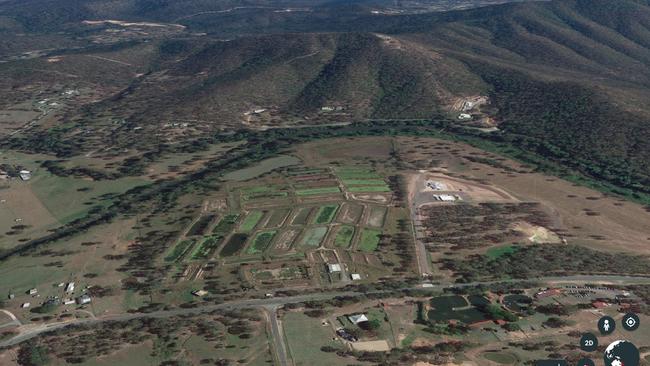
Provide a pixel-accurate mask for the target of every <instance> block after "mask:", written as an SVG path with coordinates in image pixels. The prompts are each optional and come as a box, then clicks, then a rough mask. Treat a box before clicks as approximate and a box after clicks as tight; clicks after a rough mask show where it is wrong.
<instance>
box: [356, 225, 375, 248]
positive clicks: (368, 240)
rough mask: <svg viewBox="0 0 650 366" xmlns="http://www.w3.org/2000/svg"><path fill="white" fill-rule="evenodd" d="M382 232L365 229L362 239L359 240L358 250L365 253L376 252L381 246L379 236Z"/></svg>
mask: <svg viewBox="0 0 650 366" xmlns="http://www.w3.org/2000/svg"><path fill="white" fill-rule="evenodd" d="M380 235H381V230H378V229H363V231H362V232H361V239H360V240H359V244H358V249H359V250H361V251H363V252H374V251H375V250H377V247H378V246H379V236H380Z"/></svg>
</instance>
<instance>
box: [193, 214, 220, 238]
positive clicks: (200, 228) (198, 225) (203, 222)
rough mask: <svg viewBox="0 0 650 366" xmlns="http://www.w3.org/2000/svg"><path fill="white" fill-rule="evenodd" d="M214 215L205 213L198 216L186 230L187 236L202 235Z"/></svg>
mask: <svg viewBox="0 0 650 366" xmlns="http://www.w3.org/2000/svg"><path fill="white" fill-rule="evenodd" d="M214 218H215V215H205V216H201V217H199V219H198V220H196V222H195V223H194V225H192V227H191V228H190V229H189V230H188V231H187V236H197V235H203V234H205V232H206V231H207V230H208V226H209V225H210V223H211V222H212V220H214Z"/></svg>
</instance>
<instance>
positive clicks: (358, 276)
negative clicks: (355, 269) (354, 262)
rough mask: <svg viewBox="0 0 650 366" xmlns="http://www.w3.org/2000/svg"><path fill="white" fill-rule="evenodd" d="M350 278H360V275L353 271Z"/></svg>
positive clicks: (354, 279)
mask: <svg viewBox="0 0 650 366" xmlns="http://www.w3.org/2000/svg"><path fill="white" fill-rule="evenodd" d="M350 278H352V281H358V280H360V279H361V275H360V274H358V273H353V274H351V275H350Z"/></svg>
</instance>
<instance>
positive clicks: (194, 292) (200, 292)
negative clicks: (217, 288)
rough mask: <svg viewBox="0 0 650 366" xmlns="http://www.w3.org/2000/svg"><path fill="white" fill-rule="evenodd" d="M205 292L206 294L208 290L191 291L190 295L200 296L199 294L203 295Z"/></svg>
mask: <svg viewBox="0 0 650 366" xmlns="http://www.w3.org/2000/svg"><path fill="white" fill-rule="evenodd" d="M207 294H208V292H207V291H205V290H196V291H192V295H194V296H199V297H200V296H205V295H207Z"/></svg>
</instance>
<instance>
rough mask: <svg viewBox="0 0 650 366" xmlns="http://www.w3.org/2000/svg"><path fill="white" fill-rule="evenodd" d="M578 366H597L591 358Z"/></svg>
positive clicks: (581, 361) (583, 360)
mask: <svg viewBox="0 0 650 366" xmlns="http://www.w3.org/2000/svg"><path fill="white" fill-rule="evenodd" d="M576 366H596V363H595V362H594V361H593V360H591V359H589V358H583V359H581V360H580V361H578V363H577V364H576Z"/></svg>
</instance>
